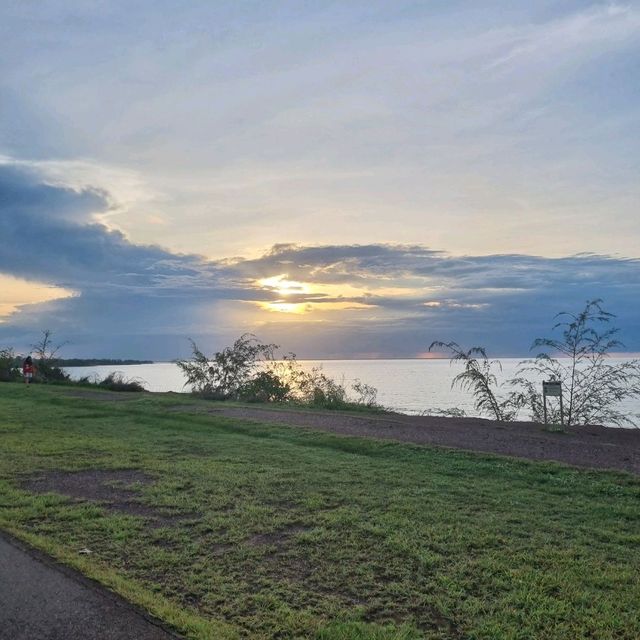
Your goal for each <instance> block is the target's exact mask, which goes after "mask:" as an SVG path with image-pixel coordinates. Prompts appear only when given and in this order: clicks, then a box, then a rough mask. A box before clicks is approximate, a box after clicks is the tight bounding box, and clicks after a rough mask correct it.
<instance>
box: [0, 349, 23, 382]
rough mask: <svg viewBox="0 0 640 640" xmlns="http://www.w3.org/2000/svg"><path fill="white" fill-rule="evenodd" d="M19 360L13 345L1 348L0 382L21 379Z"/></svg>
mask: <svg viewBox="0 0 640 640" xmlns="http://www.w3.org/2000/svg"><path fill="white" fill-rule="evenodd" d="M19 364H20V362H19V360H18V358H17V357H16V354H15V352H14V350H13V349H12V348H11V347H8V348H5V349H0V382H13V381H16V380H19V379H20V368H19Z"/></svg>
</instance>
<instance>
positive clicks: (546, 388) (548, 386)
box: [542, 380, 562, 398]
mask: <svg viewBox="0 0 640 640" xmlns="http://www.w3.org/2000/svg"><path fill="white" fill-rule="evenodd" d="M542 393H543V394H544V395H545V396H555V397H557V398H559V397H562V383H561V382H558V381H557V380H549V381H545V382H543V383H542Z"/></svg>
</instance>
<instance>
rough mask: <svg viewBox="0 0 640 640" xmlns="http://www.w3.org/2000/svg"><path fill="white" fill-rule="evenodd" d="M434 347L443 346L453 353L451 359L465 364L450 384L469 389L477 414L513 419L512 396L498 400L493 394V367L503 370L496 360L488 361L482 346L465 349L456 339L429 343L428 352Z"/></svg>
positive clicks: (494, 379)
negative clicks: (454, 340)
mask: <svg viewBox="0 0 640 640" xmlns="http://www.w3.org/2000/svg"><path fill="white" fill-rule="evenodd" d="M434 347H444V348H445V349H447V350H449V351H450V352H451V353H452V354H453V355H452V356H451V362H457V361H461V362H463V363H464V371H462V372H461V373H459V374H458V375H457V376H456V377H455V378H454V379H453V381H452V383H451V387H452V388H453V387H455V386H458V387H460V388H461V389H462V390H463V391H471V393H472V394H473V397H474V399H475V408H476V411H478V413H480V414H483V415H489V416H491V417H492V418H494V419H495V420H502V421H504V420H514V419H515V415H516V414H517V408H516V405H514V402H513V397H511V396H509V398H507V400H499V399H498V397H497V396H496V391H497V389H498V379H497V377H496V374H495V373H494V370H495V369H498V370H499V371H502V365H501V364H500V361H499V360H489V358H488V357H487V352H486V351H485V350H484V348H483V347H471V349H469V350H468V351H465V350H464V349H463V348H462V347H461V346H460V345H459V344H458V343H457V342H440V341H437V340H436V341H435V342H432V343H431V345H430V346H429V351H431V350H432V349H433V348H434Z"/></svg>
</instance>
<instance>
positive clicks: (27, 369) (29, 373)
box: [22, 356, 33, 384]
mask: <svg viewBox="0 0 640 640" xmlns="http://www.w3.org/2000/svg"><path fill="white" fill-rule="evenodd" d="M22 375H23V376H24V383H25V384H31V381H32V380H33V360H32V359H31V356H27V357H26V358H25V359H24V362H23V363H22Z"/></svg>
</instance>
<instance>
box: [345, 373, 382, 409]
mask: <svg viewBox="0 0 640 640" xmlns="http://www.w3.org/2000/svg"><path fill="white" fill-rule="evenodd" d="M351 388H352V389H353V391H354V392H355V394H356V397H355V403H356V404H359V405H362V406H364V407H370V408H372V409H377V408H379V407H380V405H379V404H378V390H377V389H376V388H375V387H373V386H372V385H370V384H366V383H364V382H362V381H361V380H356V381H355V382H354V383H353V384H352V385H351Z"/></svg>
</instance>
